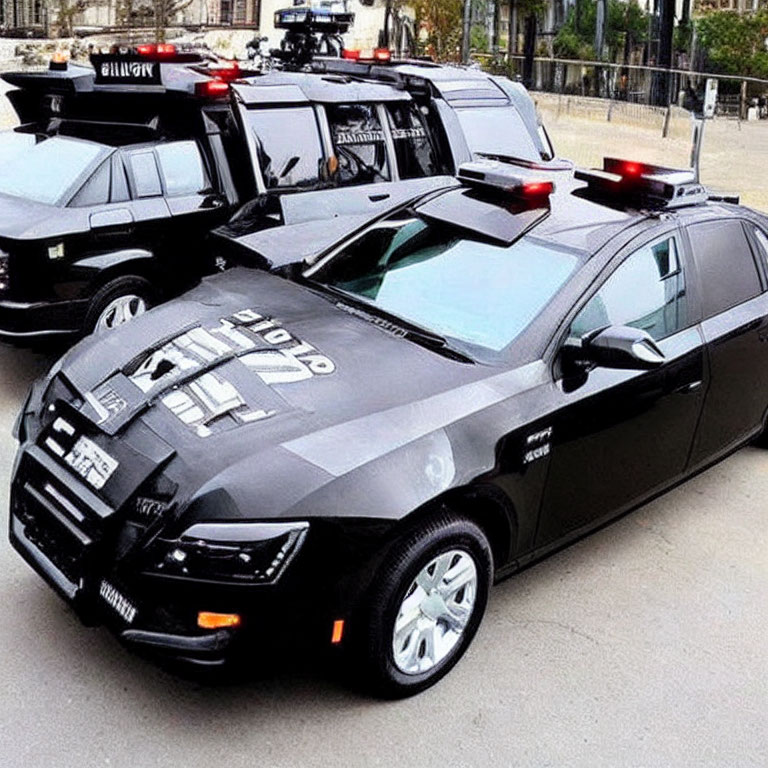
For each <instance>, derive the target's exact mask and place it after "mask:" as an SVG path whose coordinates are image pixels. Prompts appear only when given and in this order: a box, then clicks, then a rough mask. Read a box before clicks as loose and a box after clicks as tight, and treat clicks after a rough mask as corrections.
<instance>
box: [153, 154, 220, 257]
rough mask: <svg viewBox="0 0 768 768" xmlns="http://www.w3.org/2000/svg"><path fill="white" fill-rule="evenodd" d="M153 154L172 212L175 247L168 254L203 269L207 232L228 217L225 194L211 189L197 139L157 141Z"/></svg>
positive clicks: (170, 224) (170, 227)
mask: <svg viewBox="0 0 768 768" xmlns="http://www.w3.org/2000/svg"><path fill="white" fill-rule="evenodd" d="M155 155H156V158H157V165H158V168H159V170H160V177H161V180H162V185H163V195H164V197H165V202H166V204H167V205H168V209H169V211H170V213H171V219H170V222H169V229H170V231H171V232H172V234H173V242H174V248H173V249H172V254H171V255H170V258H174V259H181V260H183V261H184V266H185V267H187V266H190V267H192V268H195V267H194V266H193V265H197V267H199V268H200V269H203V268H204V267H205V266H206V264H205V262H207V245H206V236H207V234H208V232H210V231H211V230H212V229H213V228H214V227H216V226H218V225H219V224H223V223H224V222H225V221H226V220H227V218H228V205H227V201H226V198H225V197H224V196H223V195H222V194H220V193H218V192H216V191H215V190H214V188H213V184H212V182H211V177H210V174H209V173H208V170H207V168H206V166H205V163H204V161H203V156H202V154H201V152H200V148H199V146H198V144H197V142H196V141H194V140H192V139H188V140H185V141H173V142H168V143H165V144H158V145H157V146H156V147H155ZM163 255H164V256H165V255H166V254H163ZM207 266H209V267H212V264H210V265H207Z"/></svg>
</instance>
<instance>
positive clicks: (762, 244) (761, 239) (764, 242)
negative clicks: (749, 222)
mask: <svg viewBox="0 0 768 768" xmlns="http://www.w3.org/2000/svg"><path fill="white" fill-rule="evenodd" d="M752 232H753V233H754V235H755V240H756V241H757V247H758V249H759V250H760V258H761V259H762V260H763V264H764V265H765V267H766V269H768V235H766V234H765V232H763V230H762V229H760V227H752Z"/></svg>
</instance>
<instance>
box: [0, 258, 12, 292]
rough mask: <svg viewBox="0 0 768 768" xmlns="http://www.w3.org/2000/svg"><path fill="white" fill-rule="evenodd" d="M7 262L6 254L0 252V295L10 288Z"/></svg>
mask: <svg viewBox="0 0 768 768" xmlns="http://www.w3.org/2000/svg"><path fill="white" fill-rule="evenodd" d="M8 261H9V258H8V254H7V253H6V252H5V251H3V250H0V293H5V291H7V290H8V288H9V286H10V275H9V272H8Z"/></svg>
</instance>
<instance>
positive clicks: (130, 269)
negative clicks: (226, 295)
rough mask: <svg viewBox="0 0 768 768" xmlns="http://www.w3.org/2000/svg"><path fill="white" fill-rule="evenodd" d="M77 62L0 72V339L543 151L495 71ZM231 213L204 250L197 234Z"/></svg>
mask: <svg viewBox="0 0 768 768" xmlns="http://www.w3.org/2000/svg"><path fill="white" fill-rule="evenodd" d="M91 63H92V65H93V66H92V67H87V66H81V65H78V64H67V63H66V62H51V67H52V69H50V70H49V71H46V72H14V73H4V74H3V76H2V77H3V79H4V80H6V81H7V82H8V83H10V84H11V85H13V86H16V90H12V91H10V92H9V93H8V98H9V99H10V100H11V103H12V104H13V106H14V108H15V110H16V112H17V114H18V117H19V119H20V121H21V123H22V125H21V126H20V127H18V128H17V129H15V130H14V131H6V132H2V133H0V338H16V339H19V338H20V339H28V338H29V337H35V336H40V335H49V334H52V333H65V334H77V333H82V332H89V331H92V330H94V329H96V330H107V329H111V328H114V327H116V326H118V325H121V324H122V323H124V322H125V321H127V320H130V319H131V318H133V317H134V316H136V315H138V314H142V313H143V312H144V311H145V309H146V308H147V307H149V306H152V305H154V304H156V303H159V302H160V301H163V300H166V299H167V298H169V297H171V296H175V295H178V294H179V293H181V292H183V291H184V290H187V289H188V288H190V287H191V286H192V285H194V284H195V283H196V282H197V281H198V280H199V278H200V276H201V275H202V274H204V273H210V272H213V271H215V268H216V267H222V266H224V264H225V263H226V261H227V260H229V253H230V251H232V250H240V249H242V248H243V247H245V248H247V243H243V242H241V241H240V238H241V237H242V236H243V235H245V234H252V233H254V232H260V231H262V230H264V229H271V228H276V227H279V226H280V225H283V224H297V223H300V222H305V221H323V222H327V221H330V220H332V219H334V218H335V217H338V216H341V215H345V214H348V213H351V212H356V213H358V214H360V215H363V216H372V215H376V214H382V213H384V212H385V211H386V210H389V209H391V208H393V207H395V206H396V205H397V204H398V202H399V201H401V200H406V199H410V198H412V197H414V196H416V195H419V194H421V193H423V192H424V191H426V190H427V189H430V188H432V187H433V186H434V184H433V182H432V178H431V177H433V176H439V175H440V174H443V173H450V174H453V173H454V172H455V169H456V168H457V167H458V166H459V165H460V164H461V163H462V162H464V161H467V160H470V159H472V157H473V153H476V152H478V151H481V150H483V151H490V150H492V151H494V152H496V153H499V154H509V153H511V154H515V155H518V156H521V157H524V158H530V157H534V158H538V159H541V157H542V153H541V152H540V151H539V149H538V148H540V147H543V144H542V143H541V138H540V136H539V126H538V123H537V120H536V115H535V109H534V106H533V102H532V100H531V98H530V96H529V95H528V94H527V92H526V91H525V90H524V89H522V88H521V87H520V86H515V85H514V84H513V83H510V82H509V81H506V80H505V79H504V78H495V79H494V82H491V80H489V78H488V77H487V76H484V75H473V74H471V73H468V72H464V71H463V70H459V69H456V68H450V71H452V72H454V74H452V75H451V79H450V80H449V81H446V82H444V83H443V86H444V90H445V93H442V92H441V91H439V90H437V89H434V92H433V91H432V90H430V89H427V88H426V86H425V84H426V82H427V81H426V80H424V79H423V78H420V79H419V83H420V85H419V84H417V85H416V86H413V85H412V84H411V81H410V80H408V81H405V80H398V81H397V82H393V83H390V84H387V83H385V82H383V81H382V80H381V79H378V80H371V79H368V80H365V81H361V80H360V79H359V78H357V77H353V76H351V75H349V76H348V75H344V74H341V75H339V74H322V73H308V72H278V73H273V74H269V75H264V76H258V77H246V75H247V74H248V73H247V72H245V71H241V70H240V69H239V66H238V65H236V64H233V63H232V62H223V61H220V60H213V61H211V60H208V59H205V58H203V57H202V56H201V55H199V54H195V53H193V52H184V51H181V50H179V51H177V50H176V49H175V47H174V46H173V45H170V44H161V45H159V46H153V45H139V46H137V47H136V48H135V49H130V50H126V51H123V52H116V53H114V52H113V53H107V54H95V55H93V56H92V57H91ZM356 66H363V65H361V64H356ZM443 69H446V71H448V68H441V67H433V68H432V69H430V72H432V73H433V75H432V76H433V77H437V74H434V73H438V74H439V73H441V72H443ZM251 74H252V73H251ZM443 74H444V75H445V73H443ZM457 78H459V81H458V82H459V85H460V86H461V89H460V91H457V90H456V88H455V85H456V83H455V82H454V81H456V80H457ZM443 79H445V77H443ZM452 84H453V85H452ZM411 91H413V93H411ZM507 91H509V93H507ZM458 97H460V98H458ZM458 107H460V109H459V108H458ZM457 115H458V117H457ZM479 126H482V127H483V131H482V132H481V131H479ZM494 137H495V139H494ZM470 147H471V148H470ZM550 149H551V148H550ZM545 154H546V153H545ZM547 156H548V155H547ZM551 165H552V162H550V163H549V164H548V167H549V166H551ZM392 182H398V183H395V184H393V183H392ZM442 183H444V182H443V181H438V182H437V184H438V185H440V184H442ZM244 203H247V204H246V205H243V204H244ZM235 211H237V215H236V216H235V218H234V220H233V221H232V222H231V223H230V224H229V225H228V226H226V227H224V228H223V229H221V230H220V231H219V233H218V237H217V239H218V240H219V241H220V245H219V246H216V248H217V250H216V251H215V252H214V249H212V248H209V247H207V244H206V235H207V233H208V232H209V231H210V230H211V229H213V228H214V227H218V226H219V225H222V224H224V223H225V222H227V221H228V220H229V219H230V217H231V216H232V214H233V213H234V212H235ZM230 240H231V241H232V242H230ZM217 257H218V258H217Z"/></svg>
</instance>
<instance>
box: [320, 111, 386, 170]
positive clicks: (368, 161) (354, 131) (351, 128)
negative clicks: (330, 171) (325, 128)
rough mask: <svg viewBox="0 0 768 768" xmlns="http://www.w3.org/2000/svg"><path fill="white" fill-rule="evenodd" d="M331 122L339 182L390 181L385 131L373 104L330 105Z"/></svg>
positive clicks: (329, 115)
mask: <svg viewBox="0 0 768 768" xmlns="http://www.w3.org/2000/svg"><path fill="white" fill-rule="evenodd" d="M327 109H328V122H329V123H330V126H331V136H332V138H333V146H334V149H335V151H336V157H337V158H338V160H339V169H338V172H337V174H336V180H337V181H338V183H339V184H369V183H372V182H376V181H389V163H388V161H387V145H386V142H385V141H384V130H383V129H382V127H381V121H380V120H379V115H378V112H377V111H376V107H375V106H374V105H372V104H338V105H335V106H331V107H328V108H327Z"/></svg>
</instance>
